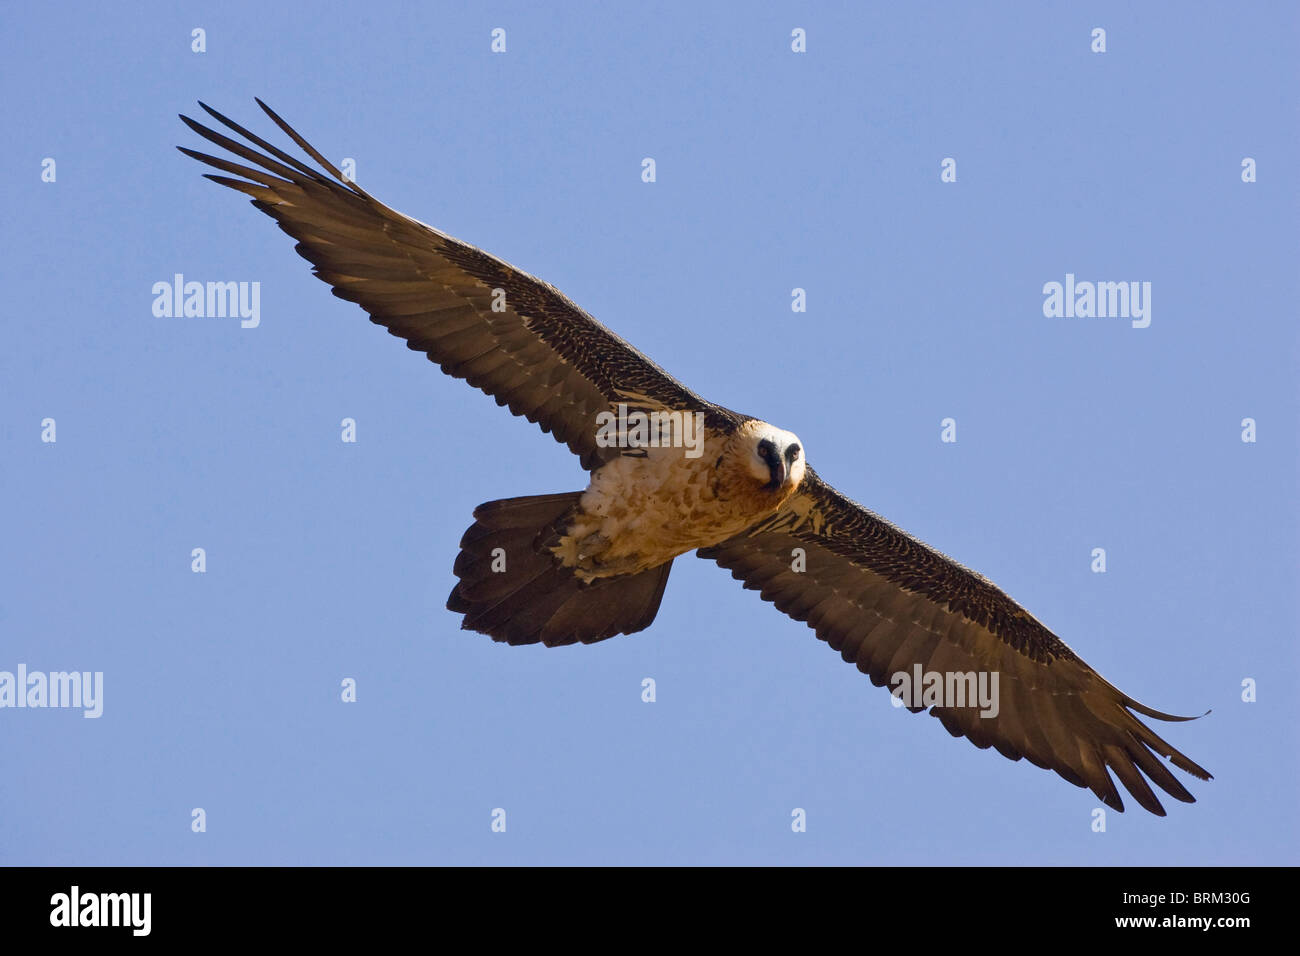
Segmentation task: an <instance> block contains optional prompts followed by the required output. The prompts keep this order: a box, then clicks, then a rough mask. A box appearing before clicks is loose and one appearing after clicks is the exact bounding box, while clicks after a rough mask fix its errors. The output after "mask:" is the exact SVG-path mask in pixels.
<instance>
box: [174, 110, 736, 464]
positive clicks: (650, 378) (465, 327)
mask: <svg viewBox="0 0 1300 956" xmlns="http://www.w3.org/2000/svg"><path fill="white" fill-rule="evenodd" d="M257 103H258V105H259V106H261V107H262V109H263V110H265V111H266V114H267V115H268V116H270V117H271V119H272V120H274V121H275V123H276V125H277V126H279V127H280V129H281V130H283V131H284V132H285V133H286V134H287V135H288V136H289V138H290V139H292V140H293V141H294V142H295V143H297V144H298V146H299V147H301V148H302V150H303V151H304V152H306V153H307V155H308V156H309V157H310V158H311V159H312V160H314V161H315V162H316V163H318V164H319V167H320V168H318V169H313V168H312V167H311V166H309V165H307V164H306V163H304V162H301V161H299V160H298V159H295V158H294V157H292V156H290V155H289V154H288V153H286V152H284V151H283V150H281V149H279V148H278V147H276V146H273V145H272V144H271V143H268V142H267V141H266V140H264V139H262V138H261V137H259V136H257V135H255V134H254V133H251V132H249V131H248V130H246V129H244V128H243V127H242V126H240V125H238V124H237V123H235V122H234V121H232V120H230V119H227V118H226V117H225V116H222V115H221V114H220V113H218V112H216V111H215V110H213V109H210V108H209V107H207V106H205V105H204V104H202V103H200V104H199V105H200V106H202V107H203V109H204V110H206V111H207V112H208V114H209V115H210V116H212V117H213V118H214V119H216V120H217V121H218V122H219V123H221V124H222V125H223V126H225V127H227V128H228V129H230V130H232V131H233V132H235V133H236V134H238V135H239V136H242V137H243V138H244V139H245V140H247V141H248V143H251V144H252V146H249V145H245V144H244V143H241V142H238V141H237V140H234V139H231V138H229V137H227V136H224V135H222V134H221V133H218V132H216V131H214V130H212V129H209V128H208V127H206V126H204V125H202V124H201V123H197V122H195V121H194V120H192V119H190V118H189V117H187V116H182V117H181V119H182V120H184V122H185V123H186V125H188V126H189V127H190V129H192V130H194V131H195V132H196V133H198V134H199V135H200V136H202V137H203V138H204V139H206V140H208V141H210V142H212V143H215V144H216V145H217V146H220V147H221V148H223V149H225V150H227V151H228V152H230V153H232V154H234V155H235V156H237V157H239V158H240V159H242V160H245V161H246V162H248V163H251V164H252V165H251V166H246V165H242V164H240V163H236V162H232V161H231V160H228V159H223V158H219V157H216V156H210V155H208V154H206V153H200V152H196V151H195V150H191V149H186V148H184V147H178V149H180V151H181V152H183V153H185V154H186V155H187V156H192V157H193V158H195V159H197V160H199V161H200V162H203V163H206V164H208V165H209V166H213V167H215V168H217V169H219V170H221V171H222V172H224V173H230V174H233V175H234V176H238V177H241V178H239V179H234V178H231V177H229V176H218V175H213V174H211V173H208V174H205V175H206V176H207V178H208V179H211V180H213V181H214V182H218V183H220V184H221V185H223V186H229V187H230V188H231V189H237V190H239V191H240V192H242V193H246V194H247V195H249V196H251V197H253V205H254V206H256V207H257V208H258V209H260V210H261V211H262V212H264V213H266V214H267V215H268V216H270V217H271V218H272V219H274V220H275V221H276V222H277V223H279V225H280V228H281V229H283V230H284V231H285V232H287V233H288V234H289V235H291V236H293V238H295V239H296V240H298V244H297V246H295V248H296V249H297V250H298V253H299V255H301V256H302V257H303V258H304V259H306V260H307V261H308V262H311V263H312V264H313V265H314V266H315V268H314V269H313V270H312V271H313V272H314V273H315V275H316V276H317V277H318V278H320V279H322V280H323V281H325V282H327V283H329V284H330V286H332V287H333V290H334V294H335V295H336V296H338V297H339V298H341V299H347V300H349V301H351V302H356V303H358V304H360V305H361V307H362V308H363V309H365V310H366V311H367V312H368V313H370V320H371V321H372V322H375V323H376V324H378V325H382V326H384V327H385V328H387V329H388V331H389V332H390V333H392V334H393V335H396V336H400V337H401V338H404V339H405V340H406V343H407V346H408V347H409V348H411V349H414V350H415V351H419V352H424V353H426V354H427V355H428V356H429V358H430V360H432V361H434V362H436V363H437V364H438V365H439V366H441V368H442V370H443V371H444V372H447V373H448V374H450V375H454V376H456V377H457V378H463V379H465V380H466V381H467V382H469V383H470V384H471V385H473V386H475V387H476V388H480V389H482V390H483V391H484V392H486V393H487V394H489V395H491V396H493V397H494V398H495V399H496V400H497V404H499V405H506V406H509V408H510V410H511V411H512V412H514V413H515V414H516V415H523V416H524V417H525V418H527V419H528V420H529V421H532V422H536V423H537V424H539V425H540V426H541V428H542V430H543V431H546V432H550V433H552V434H553V435H554V436H555V438H556V440H557V441H560V442H563V443H564V444H566V445H568V446H569V448H570V449H571V450H572V451H573V452H574V453H575V454H577V455H579V456H580V457H581V459H582V463H583V466H584V467H586V468H588V469H592V468H596V467H599V465H600V464H602V463H603V462H604V461H607V460H608V459H610V458H612V457H615V456H616V455H617V454H618V453H619V449H618V448H613V447H600V446H599V445H597V443H596V433H597V422H596V416H597V415H598V414H599V413H601V412H604V411H609V410H611V406H615V405H617V404H618V403H619V402H626V403H627V404H628V406H629V407H630V408H643V409H655V408H658V409H668V410H675V411H688V410H689V411H703V412H705V413H706V422H707V421H709V419H710V418H713V419H715V420H717V419H718V418H720V417H726V418H729V417H730V413H726V412H725V410H722V409H719V408H717V407H716V406H714V405H711V404H710V403H708V402H705V401H704V400H703V399H701V398H700V397H699V396H698V395H696V394H695V393H694V392H692V391H691V390H690V389H688V388H686V387H685V386H684V385H682V384H681V383H680V382H678V381H677V380H676V379H674V378H673V377H672V376H670V375H669V374H668V373H667V372H665V371H664V370H663V369H661V368H660V367H659V366H658V365H656V364H655V363H654V362H652V361H651V360H650V359H648V358H646V356H644V355H642V354H641V353H640V352H638V351H637V350H636V349H634V348H633V347H632V346H631V345H629V344H628V343H627V342H625V341H624V340H623V339H621V338H620V337H619V336H617V335H615V334H614V333H613V332H611V331H610V330H609V329H607V328H605V327H604V326H603V325H601V324H600V323H599V322H597V321H596V320H595V319H593V318H592V317H591V316H589V315H588V314H587V313H586V312H584V311H582V309H580V308H578V307H577V306H576V305H574V304H573V303H572V302H570V301H569V299H568V298H566V297H565V296H564V294H563V293H561V292H560V291H559V290H557V289H555V288H554V287H552V286H550V285H548V284H547V283H545V282H543V281H542V280H540V279H536V278H534V277H533V276H530V275H528V274H527V273H525V272H521V271H520V270H518V269H516V268H515V267H514V266H511V265H510V264H508V263H506V262H503V261H502V260H500V259H498V258H496V257H495V256H492V255H489V254H488V253H486V252H484V251H482V250H481V249H476V248H475V247H474V246H471V245H468V244H467V243H464V242H460V241H459V240H457V239H453V238H452V237H451V236H448V235H445V234H443V233H441V232H439V231H438V230H436V229H433V228H432V227H430V226H426V225H425V224H424V223H422V222H419V221H417V220H415V219H412V218H410V217H409V216H404V215H402V214H401V213H400V212H397V211H396V210H393V209H390V208H389V207H388V206H385V205H384V204H383V203H381V202H379V201H378V200H376V199H374V198H373V197H371V196H370V195H369V194H368V193H367V192H365V190H363V189H361V187H359V186H358V185H356V183H353V182H349V181H347V180H346V179H344V177H343V175H342V173H340V172H339V171H338V170H337V169H336V168H335V167H334V166H333V165H332V164H330V163H329V161H328V160H326V159H325V158H324V157H323V156H321V154H320V153H319V152H317V151H316V150H315V149H313V148H312V147H311V146H310V145H309V144H308V143H307V142H306V140H304V139H303V138H302V137H301V136H299V135H298V134H297V133H296V132H294V130H292V129H291V128H290V127H289V125H288V124H287V123H285V122H284V120H282V119H280V117H278V116H277V115H276V114H275V113H274V112H272V111H271V109H270V108H269V107H267V106H266V104H265V103H263V102H262V101H261V100H258V101H257ZM253 147H256V148H253Z"/></svg>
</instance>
